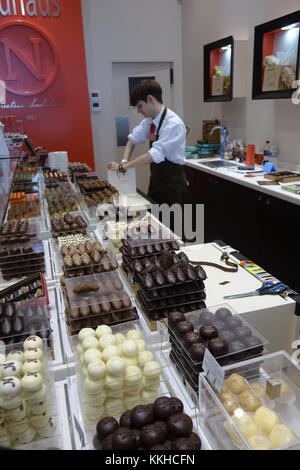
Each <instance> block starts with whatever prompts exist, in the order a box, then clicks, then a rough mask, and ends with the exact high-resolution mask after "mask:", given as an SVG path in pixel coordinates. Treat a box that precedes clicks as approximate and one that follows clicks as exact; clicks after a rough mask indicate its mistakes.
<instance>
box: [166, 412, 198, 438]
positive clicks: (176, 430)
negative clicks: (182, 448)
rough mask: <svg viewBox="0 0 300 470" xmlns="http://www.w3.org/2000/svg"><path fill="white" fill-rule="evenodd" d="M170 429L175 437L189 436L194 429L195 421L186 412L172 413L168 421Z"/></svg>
mask: <svg viewBox="0 0 300 470" xmlns="http://www.w3.org/2000/svg"><path fill="white" fill-rule="evenodd" d="M167 426H168V431H169V432H170V433H171V434H172V435H173V436H175V437H188V436H189V435H190V434H191V432H192V430H193V421H192V420H191V418H190V417H189V416H188V415H186V414H184V413H178V414H176V415H172V416H170V417H169V418H168V421H167Z"/></svg>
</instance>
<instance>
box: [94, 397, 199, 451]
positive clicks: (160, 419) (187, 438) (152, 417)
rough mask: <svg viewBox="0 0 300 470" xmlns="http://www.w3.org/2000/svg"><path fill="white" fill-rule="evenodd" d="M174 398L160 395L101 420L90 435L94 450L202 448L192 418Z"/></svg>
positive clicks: (188, 449)
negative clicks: (115, 415)
mask: <svg viewBox="0 0 300 470" xmlns="http://www.w3.org/2000/svg"><path fill="white" fill-rule="evenodd" d="M184 411H185V410H184V405H183V403H182V401H181V400H180V399H179V398H177V397H170V396H161V397H158V398H157V399H156V400H155V401H154V402H152V403H149V404H146V405H143V404H139V405H137V406H135V407H133V408H132V409H129V410H127V411H124V412H123V413H122V415H121V416H120V418H119V419H118V420H117V419H116V418H114V417H113V416H107V417H104V418H102V419H100V420H99V421H98V423H97V425H96V429H95V434H94V437H93V447H94V449H96V450H110V451H112V450H114V451H134V450H153V451H167V450H179V451H183V450H184V451H191V450H194V451H195V450H200V449H201V445H202V443H201V439H200V437H199V436H198V434H197V432H195V431H196V430H195V429H194V425H193V421H192V419H191V417H190V416H188V415H187V414H186V413H185V412H184Z"/></svg>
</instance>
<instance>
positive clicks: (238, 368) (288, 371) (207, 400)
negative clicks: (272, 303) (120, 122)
mask: <svg viewBox="0 0 300 470" xmlns="http://www.w3.org/2000/svg"><path fill="white" fill-rule="evenodd" d="M224 371H225V379H227V378H228V377H230V376H231V374H233V373H235V374H238V375H241V376H242V377H243V378H244V379H245V381H246V384H247V385H248V386H249V387H250V390H251V391H252V393H253V394H254V395H256V396H257V397H258V398H259V399H260V401H261V404H262V406H265V407H267V408H269V409H270V410H271V411H272V412H274V413H276V415H277V418H276V417H275V419H274V421H273V425H276V428H277V429H275V431H274V427H273V425H272V423H271V422H270V426H268V422H266V421H262V420H257V418H256V420H255V423H256V424H257V426H258V430H257V435H258V436H259V439H258V440H256V439H251V438H250V436H252V437H253V432H251V433H250V432H249V433H248V434H245V431H244V433H243V432H242V431H243V428H242V427H241V426H239V427H238V423H239V420H238V418H239V417H242V416H243V413H244V412H245V410H244V409H243V407H242V405H241V404H240V406H239V408H238V409H237V410H236V411H235V412H234V413H233V414H232V415H230V414H229V413H228V412H227V411H226V409H225V408H224V406H223V405H222V403H221V401H220V399H219V398H218V395H216V393H215V391H214V390H213V388H212V386H211V385H210V383H209V381H208V380H207V378H206V375H205V374H204V373H202V374H200V376H199V391H200V393H199V409H200V425H201V426H203V427H204V428H205V430H206V437H207V439H208V440H209V442H210V445H211V446H212V448H213V449H215V450H221V449H222V450H225V449H226V450H227V449H232V450H240V449H243V450H251V449H252V448H253V441H255V444H256V445H259V444H260V446H261V447H260V448H261V449H267V448H270V449H273V450H275V449H276V450H288V449H298V448H299V446H300V406H299V403H300V389H299V383H300V368H299V366H297V365H295V364H294V363H293V362H292V360H291V357H290V356H289V355H288V354H287V353H286V352H285V351H278V352H275V353H272V354H267V355H265V356H263V357H261V358H255V359H250V360H248V361H244V362H242V363H238V364H234V365H230V366H226V367H224ZM267 381H276V382H277V381H283V382H281V385H280V386H279V389H278V392H279V396H277V398H274V399H271V398H270V396H268V395H267V394H266V393H265V392H264V391H266V387H267ZM254 383H255V384H259V385H255V386H254ZM258 386H259V390H260V394H259V395H258V394H257V390H258ZM234 398H237V397H236V396H234ZM247 413H248V416H249V417H250V418H251V420H253V419H254V416H255V415H254V412H251V411H248V412H247ZM233 416H235V418H234V420H233V419H232V418H233ZM273 418H274V415H272V419H273ZM252 422H253V421H252ZM279 423H280V427H279V428H278V424H279ZM261 425H262V426H263V428H261ZM281 425H284V426H287V427H288V428H289V430H290V432H289V433H288V436H287V434H286V433H287V430H286V428H284V429H282V426H281ZM254 430H255V428H254ZM279 430H280V431H281V432H279ZM254 432H255V431H254ZM283 432H285V437H286V439H284V437H283ZM246 433H247V430H246ZM291 433H293V434H294V436H292V435H291ZM247 436H248V439H247ZM278 437H281V439H278ZM293 439H295V441H293ZM251 444H252V445H251Z"/></svg>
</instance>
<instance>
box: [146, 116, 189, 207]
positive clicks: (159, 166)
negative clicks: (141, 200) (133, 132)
mask: <svg viewBox="0 0 300 470" xmlns="http://www.w3.org/2000/svg"><path fill="white" fill-rule="evenodd" d="M166 114H167V108H166V107H165V109H164V112H163V114H162V116H161V119H160V122H159V125H158V129H157V132H156V135H155V137H156V141H157V140H158V139H159V131H160V128H161V126H162V123H163V121H164V118H165V116H166ZM152 143H153V142H151V141H150V148H151V147H152ZM150 171H151V176H150V184H149V189H148V196H149V197H150V198H151V199H153V200H154V201H155V202H156V203H158V204H163V203H166V204H168V205H172V204H174V203H178V204H183V203H184V199H183V198H184V191H185V189H186V181H187V180H186V176H185V173H184V168H183V165H178V164H176V163H172V162H170V161H169V160H164V161H163V162H161V163H151V164H150Z"/></svg>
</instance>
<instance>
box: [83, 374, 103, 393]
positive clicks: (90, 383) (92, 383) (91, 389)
mask: <svg viewBox="0 0 300 470" xmlns="http://www.w3.org/2000/svg"><path fill="white" fill-rule="evenodd" d="M83 386H84V390H85V392H86V393H87V394H88V395H97V394H99V393H100V392H102V391H103V388H104V380H102V379H101V380H90V379H89V378H88V377H86V379H85V380H84V385H83Z"/></svg>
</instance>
